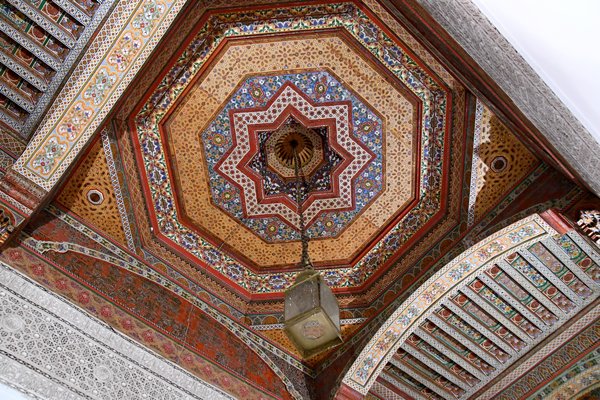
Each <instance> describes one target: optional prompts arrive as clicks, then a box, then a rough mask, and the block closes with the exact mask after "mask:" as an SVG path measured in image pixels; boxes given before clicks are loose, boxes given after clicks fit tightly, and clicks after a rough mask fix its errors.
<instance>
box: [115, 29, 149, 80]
mask: <svg viewBox="0 0 600 400" xmlns="http://www.w3.org/2000/svg"><path fill="white" fill-rule="evenodd" d="M141 48H142V41H141V40H140V39H139V38H138V37H137V36H136V35H135V34H134V33H133V32H131V31H129V32H126V33H125V35H123V37H122V38H121V39H120V40H119V43H118V44H117V46H116V49H115V51H114V52H113V53H112V54H111V55H110V56H109V57H108V63H109V64H111V65H114V66H115V67H116V69H117V71H124V70H125V69H127V67H128V66H129V65H130V64H131V61H132V60H133V58H134V57H135V56H136V55H137V54H138V53H139V51H140V49H141Z"/></svg>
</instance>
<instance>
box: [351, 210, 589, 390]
mask: <svg viewBox="0 0 600 400" xmlns="http://www.w3.org/2000/svg"><path fill="white" fill-rule="evenodd" d="M599 262H600V256H599V254H598V252H597V250H594V249H593V248H592V247H591V246H590V245H589V244H587V243H586V242H585V240H583V239H582V238H581V237H580V236H579V235H578V234H577V233H575V232H574V231H570V232H569V233H566V234H559V233H558V232H557V231H556V230H555V229H554V228H552V227H551V226H550V225H548V224H547V223H546V222H545V221H544V219H542V218H541V217H540V216H539V215H533V216H531V217H528V218H526V219H524V220H521V221H519V222H517V223H515V224H513V225H511V226H509V227H507V228H505V229H503V230H501V231H499V232H497V233H496V234H494V235H492V236H491V237H489V238H487V239H485V240H483V241H482V242H479V243H478V244H476V245H474V246H473V247H471V248H469V249H468V250H467V251H465V252H464V253H463V254H461V255H460V256H459V257H457V258H455V259H454V260H453V261H452V262H450V263H449V264H448V265H446V266H445V267H444V268H443V269H441V270H440V271H438V272H437V273H436V274H435V275H434V276H433V277H432V278H430V279H429V280H428V281H427V282H426V283H425V284H423V285H422V286H421V287H419V288H418V289H417V290H416V291H415V292H414V293H413V294H412V295H411V296H410V298H409V299H408V300H406V301H405V302H404V303H403V304H402V305H401V306H400V307H399V308H398V309H397V310H396V311H395V312H394V313H393V315H392V316H391V317H390V318H389V319H388V320H387V321H386V322H385V323H384V324H383V326H382V327H381V328H380V329H379V331H378V332H377V334H376V335H375V336H374V337H373V338H372V339H371V341H370V342H369V344H367V346H366V347H365V348H364V349H363V350H362V352H361V354H360V356H359V357H358V358H357V360H356V361H355V363H354V364H353V365H352V367H351V368H350V370H349V371H348V373H347V374H346V376H345V378H344V383H345V384H347V385H348V386H350V387H351V388H353V389H355V390H358V391H359V392H361V393H364V394H366V393H367V392H368V391H369V389H370V388H371V386H372V385H373V384H374V383H375V381H376V380H379V381H380V383H383V384H384V385H390V386H392V387H394V388H396V389H398V390H399V391H400V392H404V393H407V394H409V395H410V396H411V397H413V398H431V399H439V398H442V399H466V398H469V397H470V396H472V395H474V394H475V393H478V391H479V390H481V389H482V388H483V387H484V386H485V385H486V384H487V383H489V382H490V381H492V380H493V379H494V378H495V377H497V376H498V375H500V374H501V373H502V372H503V371H505V370H506V369H507V368H509V367H510V366H511V365H512V364H513V363H514V362H515V361H516V360H518V359H519V358H520V357H521V356H522V355H524V354H526V353H527V352H528V351H529V350H530V349H532V348H533V347H534V346H535V345H536V344H538V343H540V342H541V341H542V340H543V339H544V338H546V337H548V336H549V335H550V334H552V333H553V332H554V331H556V330H557V329H558V328H559V327H561V326H562V325H563V324H564V323H565V322H566V321H568V320H569V319H570V318H572V317H574V316H575V315H577V314H578V313H579V312H581V311H582V310H583V309H584V308H585V307H587V306H588V305H590V304H592V303H593V302H594V301H595V300H596V299H597V298H598V296H599V295H600V267H599V266H598V265H599V264H598V263H599Z"/></svg>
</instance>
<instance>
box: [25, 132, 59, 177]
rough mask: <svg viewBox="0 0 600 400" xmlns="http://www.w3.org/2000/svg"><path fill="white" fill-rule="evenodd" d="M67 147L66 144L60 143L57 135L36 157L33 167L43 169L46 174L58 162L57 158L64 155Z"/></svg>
mask: <svg viewBox="0 0 600 400" xmlns="http://www.w3.org/2000/svg"><path fill="white" fill-rule="evenodd" d="M66 149H67V145H66V144H64V143H60V142H59V141H58V139H57V138H55V137H53V138H51V139H50V140H48V142H47V143H46V145H45V146H44V148H43V150H42V152H41V153H39V154H38V155H37V156H36V157H35V158H34V160H33V167H34V168H35V169H39V170H41V171H42V172H43V173H44V174H48V173H49V172H50V170H51V169H52V167H53V166H54V164H55V163H56V159H57V158H59V157H60V156H62V155H63V154H64V152H65V150H66Z"/></svg>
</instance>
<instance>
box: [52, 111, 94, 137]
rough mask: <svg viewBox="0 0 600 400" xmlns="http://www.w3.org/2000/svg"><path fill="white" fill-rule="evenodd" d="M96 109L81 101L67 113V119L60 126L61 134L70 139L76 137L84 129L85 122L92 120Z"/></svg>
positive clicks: (59, 131)
mask: <svg viewBox="0 0 600 400" xmlns="http://www.w3.org/2000/svg"><path fill="white" fill-rule="evenodd" d="M93 114H94V111H93V110H92V109H90V108H88V107H86V106H85V103H84V102H82V101H79V102H77V103H76V104H75V106H74V107H73V108H72V109H71V110H69V112H68V113H67V119H66V121H65V122H64V123H62V124H60V125H59V126H58V133H59V135H61V136H63V137H66V138H67V139H68V140H69V141H71V140H73V139H75V138H76V137H77V136H79V134H80V133H81V132H82V131H83V128H84V126H85V124H86V123H87V122H88V121H89V120H90V118H91V117H92V115H93Z"/></svg>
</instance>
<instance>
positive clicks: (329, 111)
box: [202, 72, 383, 242]
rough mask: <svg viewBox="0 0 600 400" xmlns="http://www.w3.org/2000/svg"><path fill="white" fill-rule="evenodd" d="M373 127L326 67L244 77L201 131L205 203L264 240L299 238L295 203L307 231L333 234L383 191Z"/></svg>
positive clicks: (373, 119)
mask: <svg viewBox="0 0 600 400" xmlns="http://www.w3.org/2000/svg"><path fill="white" fill-rule="evenodd" d="M381 129H382V121H381V120H380V118H379V117H378V116H377V115H376V114H375V113H373V112H372V111H371V110H370V109H369V108H368V107H367V106H365V105H364V103H362V102H361V101H360V100H359V99H358V98H357V97H356V96H354V95H353V94H352V93H351V92H350V91H349V90H347V89H346V88H344V87H343V86H342V85H341V84H340V83H339V82H338V81H337V80H336V79H335V78H334V77H332V76H331V75H330V74H329V73H327V72H305V73H299V74H289V75H278V76H261V77H252V78H248V79H246V80H245V81H244V82H242V84H241V85H240V87H239V88H238V89H237V90H236V91H235V92H234V94H233V95H232V97H231V98H230V101H229V102H228V103H227V105H226V107H224V109H223V110H221V112H220V113H219V114H218V115H217V116H216V117H215V118H214V119H213V121H212V122H211V123H210V124H209V126H208V127H207V128H206V129H205V130H204V132H202V142H203V144H204V151H205V155H206V160H207V162H208V164H209V171H210V172H209V173H210V185H211V194H212V200H213V202H214V204H216V205H217V206H219V207H220V208H221V209H223V210H224V211H225V212H227V213H228V214H229V215H231V216H232V217H234V218H235V219H237V220H238V221H239V222H241V223H242V224H244V225H245V226H246V227H248V228H249V229H250V230H251V231H253V232H254V233H256V234H257V235H258V236H260V237H261V238H263V239H264V240H266V241H269V242H277V241H290V240H298V236H299V233H298V229H299V222H300V221H299V210H300V206H301V207H302V210H303V213H304V217H305V221H306V227H307V233H308V234H309V235H311V236H313V237H315V238H317V237H333V236H337V235H338V234H339V233H340V232H341V231H342V230H343V229H344V228H345V227H346V226H347V225H348V224H349V223H350V222H351V221H352V220H353V219H354V217H356V216H357V215H358V214H359V213H360V211H361V210H362V209H363V208H364V207H365V206H366V205H367V204H368V203H369V202H370V201H371V200H373V199H374V198H375V196H376V195H377V194H378V193H379V192H380V191H381V189H382V184H383V176H382V175H383V165H382V146H383V133H382V130H381ZM294 148H295V149H296V151H297V153H298V157H299V159H300V164H301V166H302V174H303V175H304V178H305V179H304V180H305V184H304V185H302V188H301V189H300V190H302V193H301V194H300V198H301V204H297V201H296V199H297V197H296V190H297V188H296V182H295V178H294V177H295V171H294Z"/></svg>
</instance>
